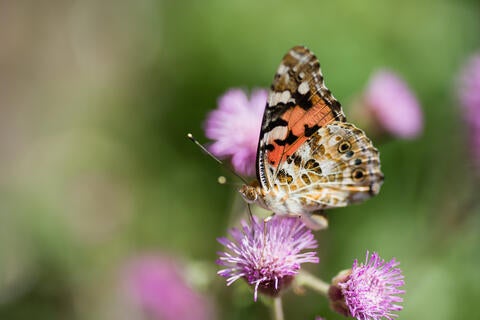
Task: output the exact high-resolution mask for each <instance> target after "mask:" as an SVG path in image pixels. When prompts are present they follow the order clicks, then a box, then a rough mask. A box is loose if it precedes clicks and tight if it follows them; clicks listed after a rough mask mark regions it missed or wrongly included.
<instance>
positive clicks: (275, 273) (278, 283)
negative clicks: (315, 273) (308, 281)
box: [217, 216, 319, 301]
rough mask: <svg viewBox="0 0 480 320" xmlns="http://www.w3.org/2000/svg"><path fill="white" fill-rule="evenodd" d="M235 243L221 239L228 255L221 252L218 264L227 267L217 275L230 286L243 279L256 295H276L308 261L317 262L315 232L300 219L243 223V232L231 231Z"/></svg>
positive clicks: (277, 219) (219, 240)
mask: <svg viewBox="0 0 480 320" xmlns="http://www.w3.org/2000/svg"><path fill="white" fill-rule="evenodd" d="M230 234H231V236H232V238H233V240H229V239H227V238H219V239H218V242H220V243H221V244H222V245H224V246H225V248H226V249H227V250H226V251H225V252H219V256H220V258H219V259H218V260H217V263H218V264H219V265H221V266H225V267H226V268H225V269H222V270H220V271H218V274H219V275H221V276H222V277H225V278H227V285H231V284H232V283H233V282H234V281H236V280H238V279H240V278H243V279H245V280H246V281H247V282H248V283H249V284H250V285H252V286H254V300H255V301H256V300H257V292H258V291H260V292H262V293H265V294H268V295H272V296H276V295H278V294H279V293H280V291H281V290H282V289H284V288H286V287H288V285H289V284H290V283H291V281H292V280H293V278H294V276H295V275H296V274H297V273H298V271H299V270H300V265H301V264H302V263H305V262H311V263H318V262H319V259H318V257H317V256H316V252H314V251H307V252H303V253H302V252H301V251H302V250H305V249H315V248H317V241H316V240H315V238H314V236H313V234H312V232H311V230H310V229H308V228H307V227H306V226H305V225H304V224H303V222H302V221H301V220H300V219H298V218H291V217H279V216H274V217H273V218H272V219H270V220H269V221H266V222H259V221H258V219H257V218H254V223H253V224H252V225H249V224H247V223H246V222H244V221H242V229H236V228H233V229H231V230H230Z"/></svg>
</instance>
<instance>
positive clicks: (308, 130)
mask: <svg viewBox="0 0 480 320" xmlns="http://www.w3.org/2000/svg"><path fill="white" fill-rule="evenodd" d="M304 127H305V136H306V137H310V136H311V135H312V134H314V133H315V132H317V131H318V129H320V126H319V125H318V124H316V125H314V126H313V127H311V128H310V127H309V126H308V125H304Z"/></svg>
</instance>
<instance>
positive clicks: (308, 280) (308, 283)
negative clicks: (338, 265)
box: [296, 271, 330, 297]
mask: <svg viewBox="0 0 480 320" xmlns="http://www.w3.org/2000/svg"><path fill="white" fill-rule="evenodd" d="M296 282H297V284H298V285H299V286H305V287H309V288H310V289H313V290H315V291H317V292H319V293H321V294H322V295H324V296H325V297H328V289H329V288H330V284H329V283H326V282H324V281H323V280H321V279H319V278H317V277H315V276H314V275H312V274H310V273H308V272H305V271H301V272H300V273H299V274H298V275H297V277H296Z"/></svg>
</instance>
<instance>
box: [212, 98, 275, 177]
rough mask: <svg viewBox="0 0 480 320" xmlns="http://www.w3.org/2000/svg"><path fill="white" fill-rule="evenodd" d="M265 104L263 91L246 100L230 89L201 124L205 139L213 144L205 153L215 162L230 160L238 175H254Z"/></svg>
mask: <svg viewBox="0 0 480 320" xmlns="http://www.w3.org/2000/svg"><path fill="white" fill-rule="evenodd" d="M266 103H267V91H266V90H254V91H253V92H252V94H251V96H250V99H248V97H247V95H246V93H245V92H244V91H243V90H241V89H231V90H229V91H227V92H226V93H225V94H224V95H223V96H221V97H220V99H219V100H218V108H217V109H216V110H214V111H212V112H210V114H209V115H208V116H207V120H206V121H205V135H206V136H207V137H208V138H209V139H212V140H213V143H212V144H211V145H210V146H209V148H208V149H209V151H210V152H211V153H213V154H214V155H215V156H217V157H219V158H228V157H230V158H231V161H232V165H233V168H234V170H235V171H236V172H237V173H239V174H243V175H247V176H252V175H254V173H255V158H256V154H257V143H258V137H259V135H260V126H261V124H262V115H263V111H264V109H265V104H266Z"/></svg>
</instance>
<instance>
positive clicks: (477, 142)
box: [458, 53, 480, 173]
mask: <svg viewBox="0 0 480 320" xmlns="http://www.w3.org/2000/svg"><path fill="white" fill-rule="evenodd" d="M458 95H459V99H460V102H461V104H462V106H463V111H464V112H463V118H464V121H465V122H466V124H467V126H468V130H469V140H470V145H471V148H470V150H471V152H472V157H473V161H474V162H475V164H476V167H477V168H478V172H479V173H480V53H477V54H476V55H474V56H473V57H472V58H471V59H470V61H469V62H468V63H467V65H466V66H465V67H464V69H463V70H462V72H461V75H460V88H459V90H458Z"/></svg>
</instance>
